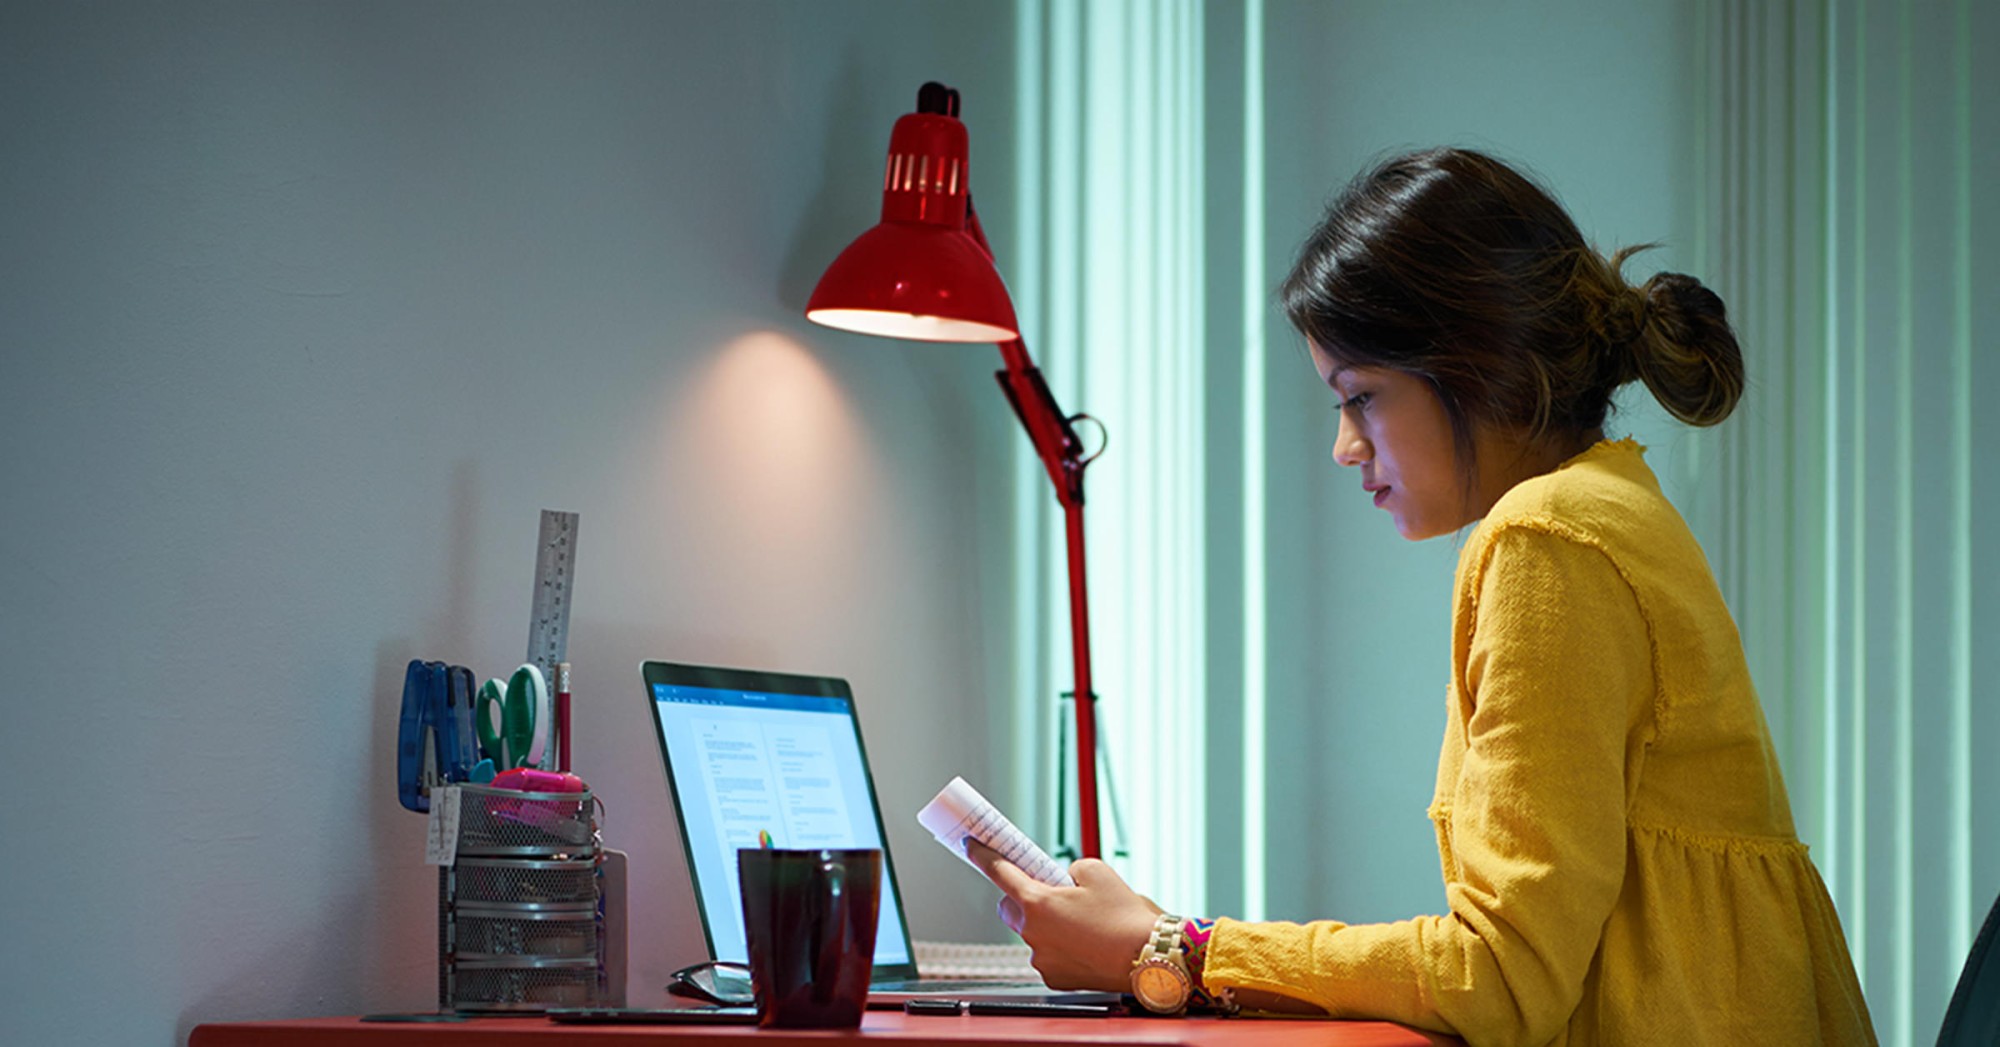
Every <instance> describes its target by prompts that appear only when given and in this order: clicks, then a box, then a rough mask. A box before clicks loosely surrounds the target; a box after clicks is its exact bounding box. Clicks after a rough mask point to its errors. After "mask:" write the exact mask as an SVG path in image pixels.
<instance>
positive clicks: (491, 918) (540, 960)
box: [438, 785, 606, 1011]
mask: <svg viewBox="0 0 2000 1047" xmlns="http://www.w3.org/2000/svg"><path fill="white" fill-rule="evenodd" d="M460 790H461V793H462V797H461V800H460V805H459V822H458V854H457V858H456V860H454V861H453V862H452V864H451V865H449V866H444V867H441V868H440V869H439V870H438V1009H439V1010H444V1011H543V1010H547V1009H548V1008H550V1007H580V1006H587V1005H590V1004H595V1003H599V1002H602V1001H603V1000H605V999H606V991H605V989H606V985H605V975H604V951H605V930H604V905H603V902H604V892H603V887H602V883H603V880H602V878H601V877H600V875H599V869H598V863H599V862H600V860H601V859H602V856H603V846H602V843H601V840H600V839H599V836H598V825H597V811H598V806H597V803H596V801H595V799H594V798H593V797H592V796H591V794H590V793H588V792H582V793H529V792H516V791H513V790H509V789H494V788H489V787H485V786H478V785H465V786H460Z"/></svg>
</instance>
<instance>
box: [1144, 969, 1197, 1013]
mask: <svg viewBox="0 0 2000 1047" xmlns="http://www.w3.org/2000/svg"><path fill="white" fill-rule="evenodd" d="M1132 995H1134V996H1137V997H1138V998H1139V1002H1140V1003H1142V1004H1144V1005H1145V1006H1146V1007H1148V1008H1151V1009H1157V1010H1169V1011H1171V1010H1178V1009H1180V1006H1181V1004H1183V1003H1185V1002H1187V996H1188V979H1187V975H1185V974H1182V973H1181V972H1180V971H1179V970H1178V969H1176V968H1175V967H1174V966H1172V965H1171V964H1166V963H1147V964H1142V965H1140V966H1139V967H1138V968H1137V969H1135V970H1134V971H1133V972H1132Z"/></svg>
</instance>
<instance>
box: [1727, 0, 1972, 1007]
mask: <svg viewBox="0 0 2000 1047" xmlns="http://www.w3.org/2000/svg"><path fill="white" fill-rule="evenodd" d="M1700 24H1701V29H1700V45H1699V46H1698V48H1697V55H1698V56H1699V59H1700V62H1701V68H1700V69H1699V70H1698V71H1697V81H1698V83H1700V84H1701V85H1702V89H1703V90H1704V91H1705V94H1706V98H1705V104H1704V105H1703V107H1702V110H1701V112H1702V113H1703V114H1704V115H1703V128H1702V133H1701V141H1702V143H1703V151H1704V155H1703V158H1702V164H1701V167H1702V171H1703V174H1702V184H1701V185H1700V187H1699V192H1698V201H1699V203H1698V210H1699V212H1700V215H1701V219H1702V223H1703V224H1702V233H1701V243H1700V245H1699V248H1698V251H1697V255H1698V262H1697V265H1698V268H1699V271H1700V272H1701V273H1702V274H1703V276H1704V278H1705V279H1708V280H1709V282H1710V283H1711V286H1713V287H1715V288H1716V290H1717V292H1718V293H1720V294H1721V295H1722V297H1723V299H1724V300H1725V301H1726V302H1728V303H1729V306H1730V309H1731V313H1732V316H1733V318H1734V320H1735V323H1736V326H1737V329H1738V334H1739V336H1740V338H1741V341H1742V342H1743V345H1744V349H1745V352H1744V356H1745V362H1746V365H1747V366H1748V369H1749V390H1748V393H1747V395H1746V397H1745V401H1744V407H1743V409H1742V410H1741V412H1740V415H1739V417H1737V418H1734V419H1732V420H1731V421H1730V422H1729V423H1727V424H1726V425H1725V426H1723V427H1721V428H1720V429H1719V430H1718V431H1717V432H1716V433H1715V434H1714V436H1713V439H1715V440H1716V441H1717V442H1718V445H1719V446H1718V451H1719V453H1718V454H1716V455H1714V456H1713V460H1714V461H1715V462H1717V463H1718V464H1717V467H1716V472H1717V474H1718V475H1717V476H1715V477H1713V478H1710V479H1711V481H1712V482H1713V484H1714V486H1715V487H1718V488H1719V489H1720V491H1721V492H1722V494H1721V496H1720V498H1719V499H1717V500H1716V502H1715V503H1714V508H1715V511H1714V512H1712V513H1707V514H1703V516H1702V517H1700V518H1698V519H1697V526H1698V529H1701V530H1703V531H1704V532H1705V533H1703V534H1702V538H1703V544H1704V546H1705V547H1706V548H1708V549H1709V550H1710V555H1711V556H1712V557H1713V558H1714V559H1715V566H1716V569H1717V573H1718V575H1719V577H1720V579H1721V582H1722V584H1723V589H1724V592H1725V593H1726V594H1727V595H1728V597H1729V600H1730V603H1731V605H1732V607H1733V608H1734V610H1735V612H1736V615H1737V619H1738V622H1739V624H1740V626H1741V628H1742V631H1743V634H1744V641H1745V646H1746V648H1747V650H1748V652H1749V655H1750V658H1751V664H1752V671H1753V673H1754V674H1755V676H1756V679H1757V681H1758V685H1759V688H1760V690H1761V692H1762V695H1763V698H1764V703H1765V707H1766V709H1767V712H1768V714H1769V716H1770V717H1771V722H1772V729H1773V732H1774V733H1775V735H1776V736H1777V739H1778V744H1779V751H1780V756H1781V759H1782V761H1783V764H1784V768H1785V772H1786V780H1787V782H1788V784H1789V786H1790V788H1791V792H1792V801H1793V808H1794V811H1795V813H1796V815H1797V817H1798V822H1799V831H1800V834H1801V836H1802V838H1804V839H1805V840H1806V842H1807V843H1808V844H1810V845H1811V846H1812V849H1813V855H1814V858H1815V861H1816V862H1817V863H1818V865H1819V867H1820V869H1821V872H1822V874H1823V875H1824V876H1825V878H1826V881H1827V886H1828V888H1829V890H1830V891H1831V892H1832V894H1833V897H1834V899H1835V902H1836V904H1837V905H1838V906H1839V909H1840V912H1841V915H1842V920H1843V922H1844V925H1845V927H1846V930H1847V934H1848V940H1849V945H1850V948H1851V949H1852V950H1853V954H1854V959H1855V963H1856V966H1857V968H1858V969H1859V973H1860V975H1861V979H1862V984H1863V987H1864V990H1865V991H1866V993H1867V996H1868V1001H1869V1006H1870V1008H1871V1010H1872V1012H1873V1014H1874V1017H1875V1022H1876V1026H1877V1030H1878V1032H1879V1034H1880V1035H1881V1037H1882V1040H1883V1042H1884V1043H1901V1044H1909V1043H1926V1042H1930V1041H1932V1040H1934V1039H1935V1037H1936V1035H1937V1029H1938V1025H1939V1021H1940V1019H1941V1017H1942V1014H1943V1010H1944V1006H1945V1003H1946V1001H1947V1000H1948V999H1949V997H1950V994H1951V991H1952V987H1953V985H1954V984H1955V982H1956V979H1957V976H1958V971H1959V968H1960V966H1961V965H1962V964H1963V962H1964V958H1965V955H1966V951H1967V949H1968V947H1969V945H1970V942H1971V937H1972V934H1973V933H1974V931H1975V930H1976V929H1977V926H1978V923H1979V921H1980V920H1981V919H1982V918H1983V917H1984V915H1985V913H1986V910H1987V908H1988V907H1989V906H1990V905H1992V904H1993V900H1994V896H1995V893H1996V892H2000V812H1997V811H1996V809H1995V803H1994V800H1995V797H1996V796H2000V769H1996V767H1995V763H1994V761H1993V760H1992V759H1991V754H1992V752H1993V751H1994V750H1995V749H1996V748H2000V709H1996V705H1995V697H1996V694H1995V691H1996V684H1995V683H1994V679H1993V677H1992V675H1991V674H1989V673H1986V672H1983V671H1981V670H1980V668H1979V666H1978V664H1977V662H1976V660H1975V656H1976V654H1977V652H1978V651H1979V650H1981V649H1982V648H1983V646H1984V645H1985V644H1990V643H1993V642H1995V641H1996V640H2000V563H1996V556H1995V553H1994V551H1993V547H1992V545H1991V541H1992V539H1993V538H1994V537H1996V536H2000V530H1997V529H1996V524H2000V468H1996V465H1995V462H1996V456H2000V420H1996V419H1995V418H1994V416H1993V414H1992V413H1991V412H1990V411H1988V410H1986V409H1985V407H1986V405H1989V404H1991V403H1993V402H1995V400H1994V398H1995V396H1996V394H2000V352H1996V350H2000V345H1996V339H1997V338H2000V316H1996V314H1995V311H1994V306H1993V304H1992V302H1993V300H1994V295H1993V294H1992V292H1991V290H1990V287H1991V285H1992V284H1993V283H1994V278H1995V276H1996V275H2000V242H1997V241H1996V236H1997V235H2000V223H1996V221H1995V218H1994V215H1995V208H1996V203H2000V201H1996V195H1995V190H1996V188H2000V184H1997V183H1996V179H2000V162H1996V160H2000V152H1996V138H2000V119H1996V115H2000V114H1996V107H1997V106H2000V82H1996V79H2000V78H1996V77H1995V75H1994V74H1993V72H1992V71H1991V65H1990V63H1989V64H1988V65H1987V67H1986V68H1985V69H1981V68H1979V67H1978V65H1977V63H1975V62H1974V61H1973V56H1974V55H1977V54H1981V53H1982V52H1983V53H1986V54H1990V53H1992V51H1993V49H1994V47H1995V45H1996V44H2000V35H1996V28H2000V12H1996V11H1995V10H1994V9H1993V5H1991V4H1980V3H1976V2H1970V0H1967V2H1958V3H1884V2H1874V3H1870V2H1865V0H1825V2H1808V0H1794V2H1784V3H1765V2H1762V0H1715V2H1710V3H1706V4H1703V5H1702V6H1701V8H1700ZM1982 287H1983V288H1988V290H1986V291H1985V292H1984V293H1983V294H1981V293H1980V292H1979V290H1978V289H1980V288H1982ZM1982 299H1983V301H1982ZM1982 539H1983V540H1982Z"/></svg>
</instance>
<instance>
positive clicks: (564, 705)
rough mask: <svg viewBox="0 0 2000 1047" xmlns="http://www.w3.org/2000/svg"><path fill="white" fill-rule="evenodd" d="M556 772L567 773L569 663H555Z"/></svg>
mask: <svg viewBox="0 0 2000 1047" xmlns="http://www.w3.org/2000/svg"><path fill="white" fill-rule="evenodd" d="M556 770H558V771H562V772H564V773H568V772H569V663H568V662H557V663H556Z"/></svg>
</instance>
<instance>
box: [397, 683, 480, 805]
mask: <svg viewBox="0 0 2000 1047" xmlns="http://www.w3.org/2000/svg"><path fill="white" fill-rule="evenodd" d="M472 699H473V693H472V670H470V669H468V668H466V667H465V666H462V665H446V664H445V663H443V662H426V661H423V660H422V659H414V660H412V661H411V662H410V665H409V668H407V669H406V670H404V673H403V710H402V719H401V723H400V724H399V725H398V728H397V732H396V798H397V799H398V800H400V801H401V802H402V804H403V806H404V807H407V808H409V809H410V810H412V811H416V812H418V813H426V812H428V811H429V810H430V809H431V803H430V790H431V787H432V786H434V785H437V784H439V783H441V782H462V781H466V780H467V779H469V778H471V777H472V768H473V763H474V761H475V760H477V759H478V755H479V753H478V740H477V739H476V738H475V737H474V735H473V729H472Z"/></svg>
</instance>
